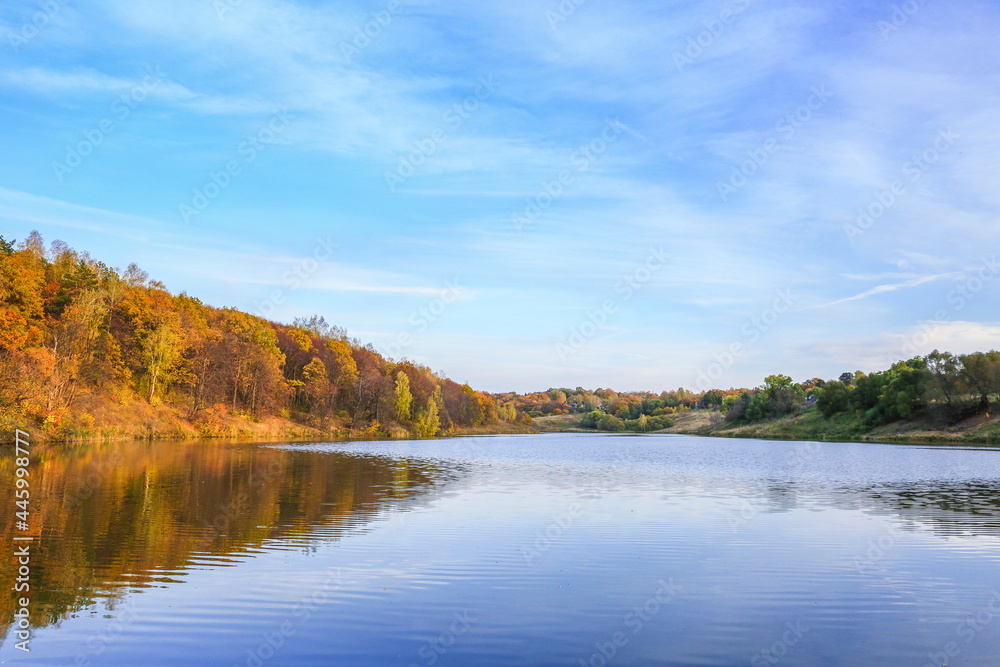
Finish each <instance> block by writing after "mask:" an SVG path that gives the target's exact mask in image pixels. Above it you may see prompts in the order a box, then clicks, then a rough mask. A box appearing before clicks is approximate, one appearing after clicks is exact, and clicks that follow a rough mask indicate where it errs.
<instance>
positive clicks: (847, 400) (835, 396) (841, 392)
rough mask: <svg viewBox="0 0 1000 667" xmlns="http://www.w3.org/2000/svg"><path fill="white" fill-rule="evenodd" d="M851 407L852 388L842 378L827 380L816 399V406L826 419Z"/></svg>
mask: <svg viewBox="0 0 1000 667" xmlns="http://www.w3.org/2000/svg"><path fill="white" fill-rule="evenodd" d="M850 407H851V390H850V389H848V388H847V385H845V384H844V383H843V382H841V381H840V380H832V381H830V382H827V383H826V384H825V385H824V386H823V389H822V390H821V392H820V394H819V398H817V399H816V408H817V409H818V410H819V411H820V414H822V415H823V416H824V417H825V418H826V419H829V418H830V417H832V416H834V415H836V414H840V413H841V412H846V411H847V410H848V409H849V408H850Z"/></svg>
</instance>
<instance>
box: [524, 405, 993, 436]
mask: <svg viewBox="0 0 1000 667" xmlns="http://www.w3.org/2000/svg"><path fill="white" fill-rule="evenodd" d="M582 417H583V415H555V416H551V417H538V418H536V419H535V421H534V424H533V426H535V427H536V428H537V430H538V431H539V432H541V433H560V432H561V433H573V432H583V433H597V432H599V431H594V430H593V429H584V428H580V420H581V418H582ZM671 418H672V419H673V420H674V425H673V426H672V427H670V428H667V429H663V430H660V431H656V432H657V433H677V434H684V435H702V436H715V437H730V438H764V439H775V440H828V441H836V440H844V441H870V442H917V443H919V442H927V443H966V444H1000V418H998V417H987V416H985V415H980V416H977V417H974V418H971V419H968V420H966V421H964V422H960V423H958V424H956V425H954V426H940V425H935V424H933V423H931V422H930V421H929V420H926V419H924V420H914V421H900V422H894V423H891V424H885V425H882V426H878V427H876V428H866V427H865V426H864V425H863V424H862V423H861V421H860V419H858V418H857V417H856V416H854V415H851V414H841V415H837V416H835V417H833V418H832V419H824V418H823V415H821V414H820V412H819V411H818V410H817V409H816V408H815V406H809V407H806V408H803V409H802V410H799V411H798V412H795V413H793V414H791V415H787V416H785V417H781V418H778V419H771V420H766V421H760V422H756V423H753V424H732V423H729V422H727V421H726V420H725V419H724V418H723V416H722V415H721V414H720V413H719V412H718V410H686V411H684V412H679V413H677V414H675V415H671Z"/></svg>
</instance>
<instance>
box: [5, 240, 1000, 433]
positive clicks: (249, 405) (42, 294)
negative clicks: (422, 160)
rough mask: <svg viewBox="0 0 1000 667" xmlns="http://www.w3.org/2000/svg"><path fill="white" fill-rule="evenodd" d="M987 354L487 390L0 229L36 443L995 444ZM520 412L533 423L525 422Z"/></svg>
mask: <svg viewBox="0 0 1000 667" xmlns="http://www.w3.org/2000/svg"><path fill="white" fill-rule="evenodd" d="M998 399H1000V352H997V351H989V352H976V353H971V354H959V355H955V354H951V353H948V352H939V351H937V350H935V351H934V352H932V353H930V354H928V355H925V356H922V357H914V358H912V359H909V360H904V361H899V362H897V363H895V364H893V365H892V366H891V367H890V368H888V369H886V370H883V371H877V372H873V373H869V374H866V373H863V372H861V371H854V372H845V373H842V374H841V375H840V376H839V377H838V378H836V379H831V380H823V379H820V378H812V379H809V380H806V381H802V382H796V381H794V380H793V379H792V378H791V377H790V376H787V375H778V374H776V375H770V376H768V377H766V378H765V379H764V383H763V384H762V385H760V386H758V387H750V388H734V387H730V388H728V389H723V388H714V389H710V390H708V391H704V392H701V393H696V392H691V391H688V390H685V389H683V388H679V389H675V390H669V391H663V392H660V393H654V392H618V391H615V390H612V389H607V388H598V389H596V390H588V389H584V388H583V387H577V388H575V389H570V388H565V387H564V388H554V389H549V390H548V391H545V392H536V393H531V394H526V395H519V394H515V393H502V394H489V393H486V392H481V391H476V390H475V389H473V388H472V387H470V386H469V385H467V384H459V383H457V382H454V381H452V380H450V379H448V378H446V377H443V376H441V375H439V374H437V373H434V372H432V371H431V370H430V369H428V368H426V367H423V366H420V365H417V364H414V363H412V362H410V361H406V360H402V361H395V360H392V359H387V358H385V357H384V356H382V355H380V354H379V353H378V352H377V351H375V349H374V348H373V347H372V346H371V345H365V344H363V343H362V342H360V341H358V340H356V339H352V338H349V337H348V335H347V332H345V331H344V330H343V329H341V328H339V327H336V326H333V325H330V324H329V323H327V321H326V319H324V318H323V317H322V316H318V315H317V316H313V317H310V318H306V319H299V320H296V321H295V322H293V323H291V324H282V323H277V322H271V321H268V320H266V319H264V318H262V317H258V316H256V315H252V314H249V313H245V312H242V311H239V310H236V309H233V308H215V307H212V306H209V305H206V304H204V303H202V302H201V301H199V300H198V299H197V298H195V297H192V296H189V295H187V294H183V293H182V294H177V295H174V294H171V293H170V292H169V291H167V289H166V287H165V286H164V285H163V284H161V283H159V282H157V281H155V280H152V279H150V277H149V276H148V275H147V274H146V273H145V272H143V271H142V270H141V269H139V268H138V267H137V266H136V265H134V264H133V265H130V266H129V267H128V268H127V269H126V270H124V271H119V270H116V269H113V268H111V267H109V266H107V265H105V264H104V263H102V262H100V261H97V260H95V259H93V258H92V257H90V256H89V255H88V254H87V253H86V252H78V251H76V250H73V249H72V248H70V247H68V246H67V245H66V244H64V243H62V242H60V241H55V242H53V243H52V244H51V246H49V247H48V248H46V247H45V245H44V243H43V240H42V238H41V237H40V236H39V235H38V234H37V233H33V234H31V235H30V236H29V237H28V238H27V239H25V240H23V241H21V242H20V243H18V244H14V243H12V242H10V241H7V240H5V239H3V237H0V428H2V429H4V430H9V429H13V428H15V427H17V428H22V429H26V428H31V429H32V430H34V431H35V432H36V434H37V435H38V437H41V438H49V439H56V440H59V439H80V438H134V437H143V438H149V437H178V438H179V437H193V436H208V437H255V436H258V437H272V438H275V437H286V438H287V437H298V438H310V437H329V436H334V437H353V438H384V437H434V436H441V435H448V434H482V433H498V432H511V433H523V432H534V431H538V430H543V431H556V430H584V431H586V430H592V431H605V432H646V433H648V432H657V431H661V432H663V431H665V432H676V433H680V432H685V433H698V434H717V435H736V434H739V435H750V436H753V435H760V436H764V437H807V438H827V439H829V438H865V437H882V436H883V435H885V434H889V435H893V434H899V433H911V434H918V435H919V437H920V438H921V439H928V438H933V437H937V436H938V435H940V436H941V437H942V438H955V437H961V438H971V439H975V440H977V441H992V440H997V439H1000V430H998V428H996V424H997V420H996V418H995V417H993V415H994V414H996V410H995V407H996V405H995V404H996V401H997V400H998ZM533 419H538V426H537V427H533V426H531V424H532V421H533Z"/></svg>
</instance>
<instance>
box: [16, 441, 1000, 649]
mask: <svg viewBox="0 0 1000 667" xmlns="http://www.w3.org/2000/svg"><path fill="white" fill-rule="evenodd" d="M32 452H33V454H32V461H31V466H30V468H31V478H30V479H31V493H32V495H31V501H32V505H31V510H32V514H31V526H32V527H31V529H30V530H29V533H30V534H32V535H33V536H34V537H35V540H34V541H33V542H32V543H31V575H30V586H31V588H30V605H29V610H30V612H31V624H32V626H33V627H34V630H33V637H32V639H31V640H30V648H31V652H30V653H25V652H23V651H21V650H18V649H17V648H16V646H15V643H16V641H17V639H16V637H15V636H14V634H13V631H14V629H15V628H14V627H13V626H12V624H11V621H12V620H14V619H13V614H14V610H15V608H16V596H17V595H24V593H19V594H15V593H13V592H10V593H8V595H6V596H3V597H2V599H3V605H4V609H3V621H4V624H5V625H4V634H5V635H6V639H5V641H4V642H3V645H2V647H0V662H6V663H9V664H22V663H23V664H29V665H66V666H69V665H74V666H89V665H115V666H118V665H142V666H144V667H151V666H154V665H170V666H171V667H176V666H177V665H226V666H231V665H232V666H236V665H238V666H247V667H254V666H256V667H263V666H264V665H365V666H372V665H401V666H403V667H414V666H416V667H425V666H427V667H429V666H431V665H570V666H579V665H583V666H585V667H586V666H588V665H589V666H593V667H602V666H603V665H685V666H690V665H719V666H722V665H726V666H730V665H751V666H752V667H754V666H758V665H788V666H793V665H851V666H856V665H873V666H874V665H878V666H880V667H890V666H895V665H899V666H904V665H905V666H907V667H924V666H928V665H931V666H934V667H939V666H940V665H941V664H943V663H947V664H948V665H949V666H950V667H956V666H960V665H969V666H988V665H994V666H995V665H1000V657H998V656H1000V451H998V450H995V449H989V448H971V447H959V446H947V447H945V446H934V447H932V446H908V445H880V444H867V443H866V444H861V443H805V442H770V441H757V440H735V439H714V438H695V437H687V436H665V435H646V436H639V435H635V436H630V435H597V434H595V435H588V434H555V435H537V436H535V435H525V436H490V437H463V438H453V439H444V440H431V441H393V442H337V443H298V444H259V443H234V442H211V441H203V442H154V443H149V442H141V443H107V444H88V445H67V446H47V447H43V446H41V445H36V446H34V447H33V449H32ZM13 468H14V463H13V461H12V456H10V455H6V456H5V457H4V460H3V461H2V462H0V475H2V480H3V481H2V482H0V489H2V490H3V494H4V495H3V498H4V499H5V502H8V503H12V502H13V497H14V491H13V484H12V483H11V480H12V479H13ZM8 514H12V512H9V513H8ZM3 530H4V531H5V535H4V538H5V542H6V543H7V544H8V545H10V544H17V543H16V542H12V539H13V537H14V536H15V535H17V534H20V533H17V532H15V529H14V525H13V517H11V518H9V519H8V520H7V521H6V522H5V524H4V527H3ZM12 551H13V550H11V552H12ZM9 553H10V552H9ZM15 561H16V559H15V558H14V557H13V556H7V558H6V559H5V562H6V563H7V564H8V565H7V566H5V577H6V580H5V582H4V583H5V584H8V585H7V590H8V591H10V590H11V588H12V586H11V584H12V583H13V579H14V574H13V572H15V570H16V565H12V564H13V563H15Z"/></svg>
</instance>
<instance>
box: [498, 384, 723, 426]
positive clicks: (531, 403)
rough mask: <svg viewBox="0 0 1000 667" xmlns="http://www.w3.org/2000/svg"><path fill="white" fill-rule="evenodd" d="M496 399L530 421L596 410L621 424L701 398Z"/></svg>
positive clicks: (559, 394) (587, 394)
mask: <svg viewBox="0 0 1000 667" xmlns="http://www.w3.org/2000/svg"><path fill="white" fill-rule="evenodd" d="M496 396H497V398H498V400H502V401H504V402H510V403H512V404H513V405H514V406H515V407H516V408H517V409H518V410H520V411H521V412H524V413H525V414H527V415H530V416H531V417H546V416H550V415H565V414H574V413H589V412H592V411H594V410H599V411H601V412H604V413H607V414H610V415H613V416H615V417H618V418H619V419H623V420H624V419H638V418H639V417H640V416H641V415H650V416H660V415H665V414H673V413H675V412H678V411H681V410H690V409H692V408H696V407H700V406H701V403H700V397H699V396H698V395H697V394H693V393H691V392H689V391H687V390H686V389H683V388H682V389H677V390H674V391H664V392H660V393H659V394H656V393H653V392H618V391H614V390H613V389H597V390H594V391H591V390H588V389H584V388H583V387H577V388H576V389H568V388H565V387H563V388H560V389H549V390H548V391H543V392H535V393H532V394H525V395H519V394H513V393H507V394H497V395H496ZM720 402H721V399H720Z"/></svg>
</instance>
